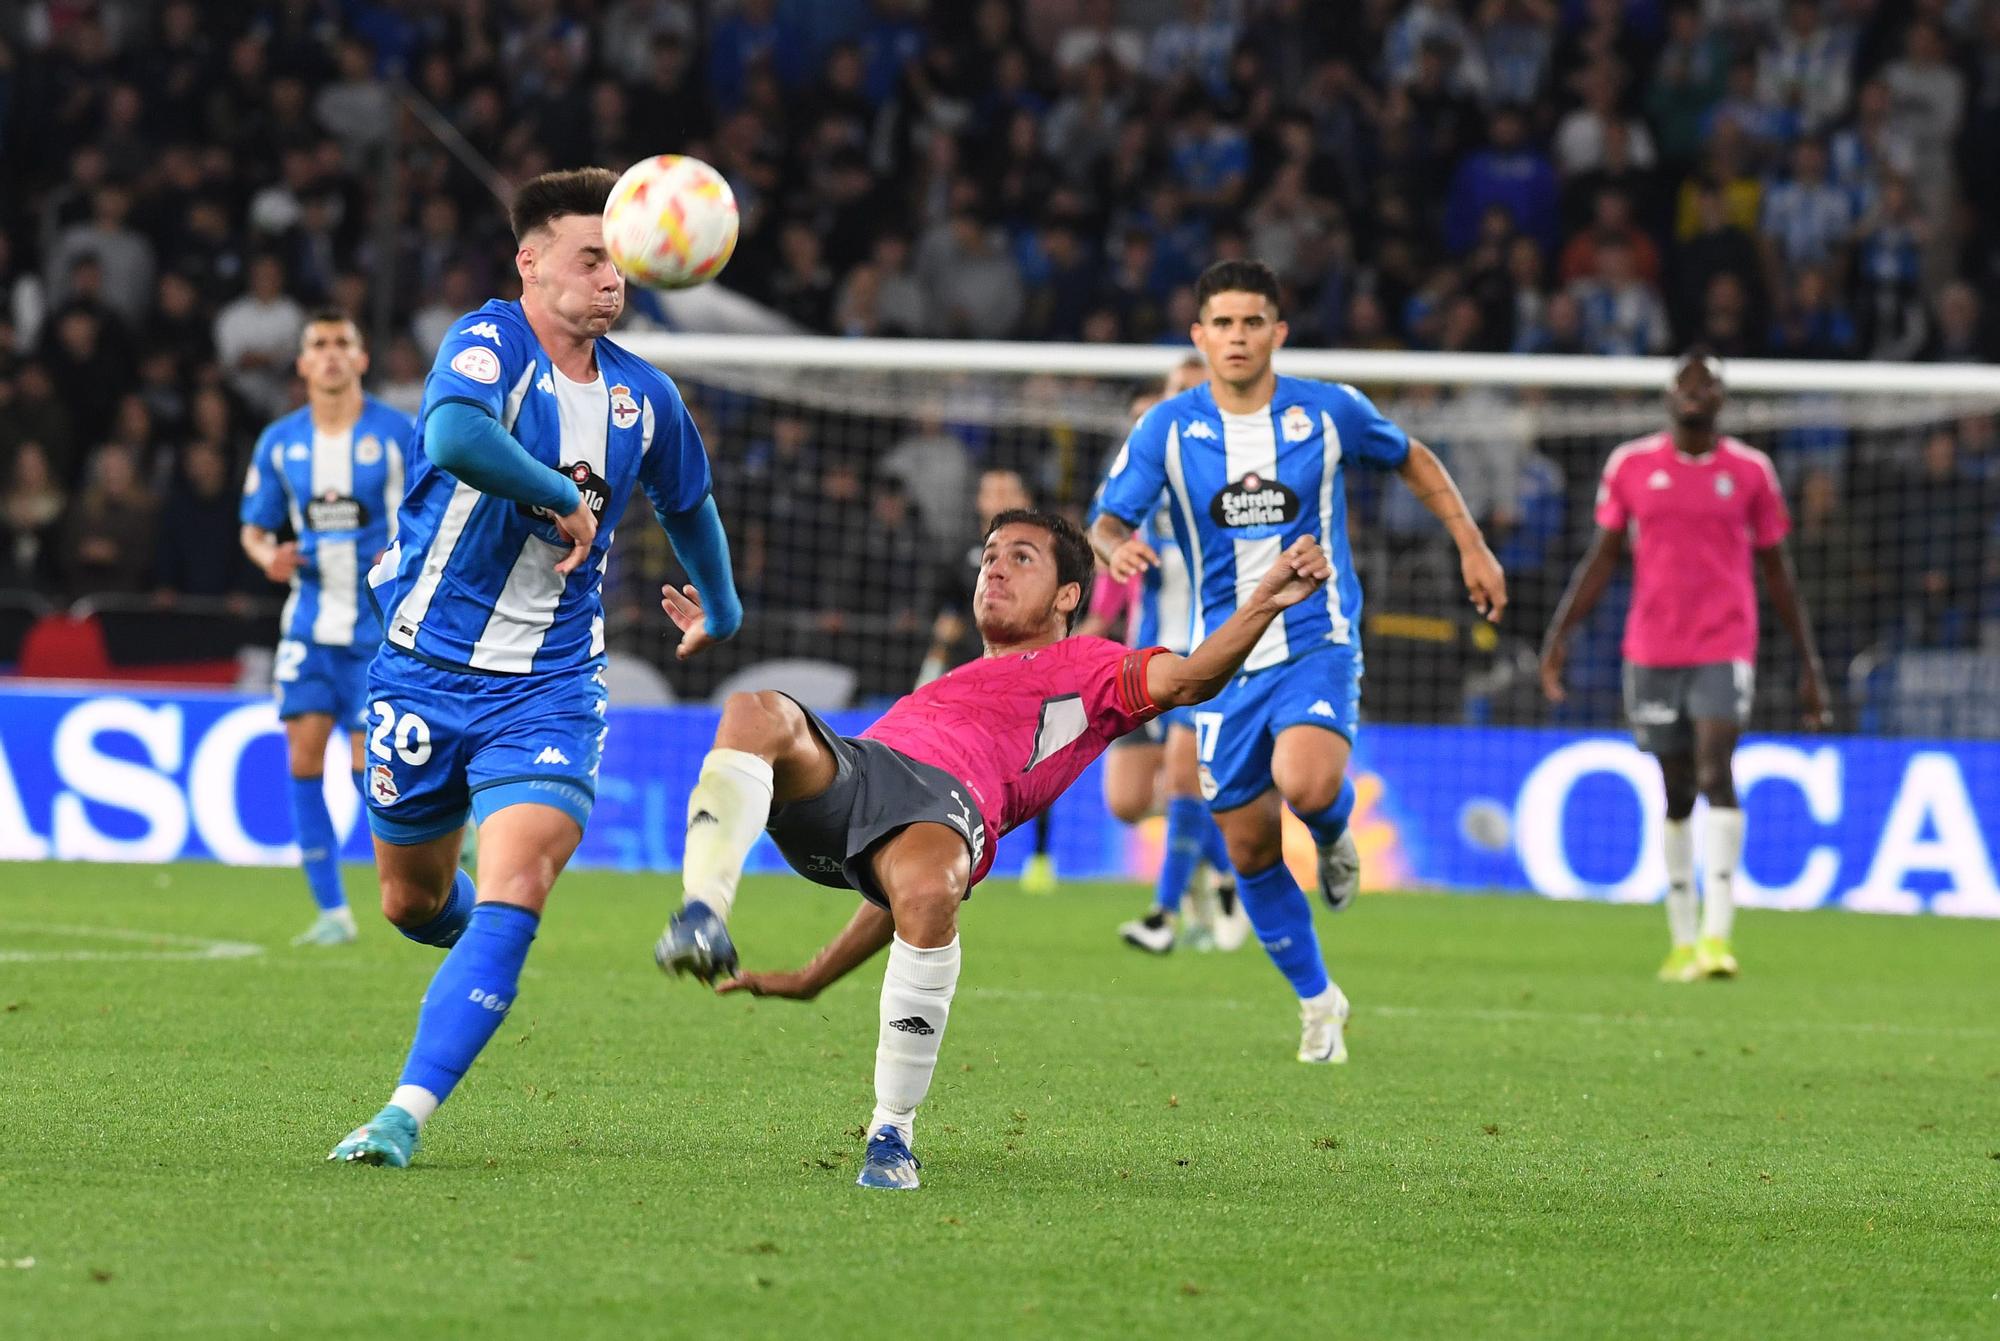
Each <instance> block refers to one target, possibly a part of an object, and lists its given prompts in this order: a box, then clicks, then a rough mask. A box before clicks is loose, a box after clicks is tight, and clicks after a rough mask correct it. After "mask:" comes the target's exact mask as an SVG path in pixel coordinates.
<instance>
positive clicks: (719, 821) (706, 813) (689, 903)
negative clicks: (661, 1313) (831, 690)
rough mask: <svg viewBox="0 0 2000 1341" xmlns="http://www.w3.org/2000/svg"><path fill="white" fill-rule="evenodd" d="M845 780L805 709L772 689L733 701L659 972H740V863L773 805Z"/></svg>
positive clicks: (695, 816) (692, 803)
mask: <svg viewBox="0 0 2000 1341" xmlns="http://www.w3.org/2000/svg"><path fill="white" fill-rule="evenodd" d="M837 772H838V764H837V761H836V760H835V759H834V756H833V751H832V749H831V748H829V747H828V745H827V743H826V742H825V741H824V740H822V739H820V735H819V731H818V730H817V729H816V728H815V727H814V726H813V724H812V721H811V719H810V718H809V717H807V715H806V712H805V709H803V708H801V707H800V706H799V705H798V704H797V703H794V702H793V701H792V700H791V699H790V698H787V697H786V696H785V695H783V694H780V693H778V692H776V691H775V690H769V689H766V690H759V691H758V692H756V693H745V694H731V695H730V696H729V699H728V701H727V702H726V703H724V704H723V708H722V721H721V722H720V723H719V724H718V725H717V726H716V729H715V744H714V747H713V748H711V749H710V750H709V752H708V754H707V756H706V757H705V758H703V760H702V761H701V772H700V774H699V775H698V776H697V777H696V779H695V785H694V790H693V791H692V792H691V793H689V795H688V808H687V816H688V818H687V826H688V827H687V847H686V853H685V855H684V856H683V858H682V860H681V888H682V906H681V910H680V911H679V912H677V913H675V914H674V916H673V919H672V920H671V921H669V922H668V923H667V928H666V930H665V931H664V932H663V933H661V936H660V939H659V943H658V944H657V945H655V946H654V948H653V958H654V960H655V962H657V963H658V964H659V966H660V967H661V968H662V969H666V970H668V971H670V972H674V973H692V974H693V975H694V976H695V977H697V978H699V979H701V980H702V981H703V982H711V981H713V980H714V979H715V978H717V977H719V976H725V975H727V974H729V973H731V972H733V971H734V970H735V968H736V948H735V946H734V945H733V944H732V943H731V942H730V939H729V932H728V921H729V914H730V911H731V910H732V909H733V908H734V906H735V903H736V887H737V884H738V882H739V881H740V880H741V879H742V877H743V863H744V862H745V861H746V860H747V859H748V858H749V856H750V849H751V848H752V847H753V846H755V845H756V842H757V836H758V835H759V834H761V833H762V832H764V826H765V825H766V824H767V823H769V822H770V818H771V811H772V809H773V808H774V807H777V806H784V805H789V804H791V803H793V802H795V801H802V800H805V799H807V798H809V797H813V796H817V795H819V794H820V793H821V792H823V791H825V790H826V789H827V788H828V787H829V786H831V785H832V783H833V780H834V777H835V775H836V773H837Z"/></svg>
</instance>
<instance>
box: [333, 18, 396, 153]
mask: <svg viewBox="0 0 2000 1341" xmlns="http://www.w3.org/2000/svg"><path fill="white" fill-rule="evenodd" d="M334 59H335V65H336V69H337V71H338V73H337V75H336V77H335V79H334V80H333V82H332V83H330V84H327V85H326V86H325V87H323V88H322V89H321V90H320V92H319V96H318V97H317V98H315V99H314V100H313V115H314V116H315V117H317V118H318V119H319V124H320V125H321V126H323V127H324V128H325V129H326V131H327V133H328V134H330V135H332V136H334V137H335V138H336V139H338V140H339V141H340V142H341V144H342V145H343V146H345V148H346V150H347V152H348V154H349V155H350V156H351V157H352V158H354V159H355V160H357V161H360V162H366V161H368V160H369V159H370V158H371V156H372V155H373V154H374V152H375V151H376V150H377V149H381V148H384V147H386V146H387V144H388V141H389V132H390V130H391V129H392V128H393V125H394V122H395V116H396V103H395V99H394V98H392V97H391V96H390V94H389V89H388V86H387V85H385V84H384V83H383V82H382V81H381V80H380V79H379V78H377V77H376V74H375V53H374V52H373V51H372V50H370V49H369V46H368V43H367V42H365V41H363V40H362V39H360V38H358V37H350V38H348V39H347V40H345V41H343V42H342V43H340V46H339V50H338V52H337V53H336V55H335V58H334Z"/></svg>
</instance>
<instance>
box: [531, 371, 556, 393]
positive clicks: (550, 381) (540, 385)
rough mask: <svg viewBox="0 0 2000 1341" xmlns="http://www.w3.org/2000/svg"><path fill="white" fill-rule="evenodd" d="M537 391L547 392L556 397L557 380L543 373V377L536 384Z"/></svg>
mask: <svg viewBox="0 0 2000 1341" xmlns="http://www.w3.org/2000/svg"><path fill="white" fill-rule="evenodd" d="M535 390H537V391H543V392H547V393H548V394H549V395H551V396H553V395H555V394H556V379H555V378H553V377H551V376H549V375H548V374H547V373H543V374H542V375H541V377H540V378H539V379H538V380H537V381H536V382H535Z"/></svg>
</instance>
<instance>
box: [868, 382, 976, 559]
mask: <svg viewBox="0 0 2000 1341" xmlns="http://www.w3.org/2000/svg"><path fill="white" fill-rule="evenodd" d="M879 468H880V470H881V472H882V474H883V475H885V476H887V477H888V478H891V479H894V480H897V481H899V482H901V484H902V486H903V488H904V489H905V490H906V491H907V492H908V493H909V495H910V498H911V499H912V500H913V502H914V504H915V506H916V510H917V515H918V516H919V517H921V518H922V519H923V523H924V531H925V533H926V534H927V535H928V536H929V537H930V541H931V543H933V544H937V545H943V546H945V547H947V548H950V549H954V550H955V549H957V548H958V547H959V546H961V545H965V544H968V543H970V541H971V539H972V537H970V536H968V535H966V534H965V530H964V527H965V521H966V505H967V504H968V503H969V502H970V500H971V497H972V459H971V458H970V457H969V456H967V455H966V451H965V444H964V443H962V442H960V441H959V440H958V439H957V438H955V437H953V436H952V435H951V434H950V433H948V432H946V431H945V426H944V421H943V420H942V419H940V418H939V417H938V416H936V415H935V414H932V415H926V416H925V417H924V418H922V419H920V420H918V421H917V422H916V423H915V424H914V425H912V426H911V431H910V433H909V436H907V437H905V438H904V439H903V440H902V441H901V442H898V443H897V444H896V445H895V446H893V447H891V448H890V449H889V450H888V451H887V452H886V453H884V454H883V456H882V459H881V462H880V466H879Z"/></svg>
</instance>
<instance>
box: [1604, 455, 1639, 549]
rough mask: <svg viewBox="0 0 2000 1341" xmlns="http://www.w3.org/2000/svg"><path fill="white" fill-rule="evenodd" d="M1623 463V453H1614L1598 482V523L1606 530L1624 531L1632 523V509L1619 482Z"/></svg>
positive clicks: (1606, 463) (1605, 464) (1605, 465)
mask: <svg viewBox="0 0 2000 1341" xmlns="http://www.w3.org/2000/svg"><path fill="white" fill-rule="evenodd" d="M1623 464H1624V456H1623V454H1622V453H1614V454H1613V455H1612V457H1611V459H1610V460H1609V461H1607V462H1605V463H1604V476H1603V478H1601V479H1600V480H1598V482H1597V524H1598V526H1599V527H1601V528H1602V529H1604V530H1606V531H1623V530H1624V529H1625V528H1626V527H1627V526H1629V525H1631V523H1632V509H1631V507H1630V506H1629V505H1628V504H1627V503H1626V501H1625V496H1624V494H1623V493H1621V492H1620V485H1619V482H1618V476H1619V474H1620V467H1621V466H1622V465H1623Z"/></svg>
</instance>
